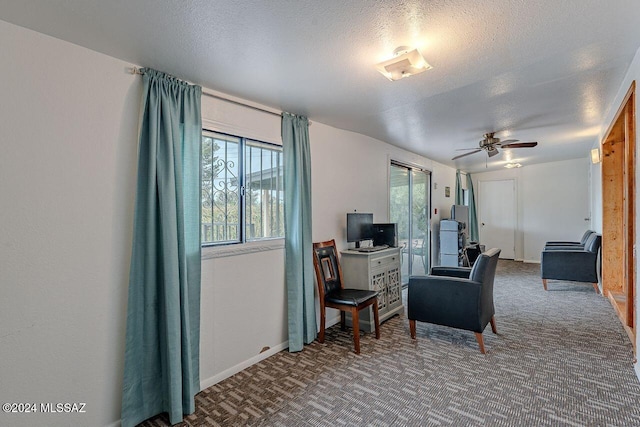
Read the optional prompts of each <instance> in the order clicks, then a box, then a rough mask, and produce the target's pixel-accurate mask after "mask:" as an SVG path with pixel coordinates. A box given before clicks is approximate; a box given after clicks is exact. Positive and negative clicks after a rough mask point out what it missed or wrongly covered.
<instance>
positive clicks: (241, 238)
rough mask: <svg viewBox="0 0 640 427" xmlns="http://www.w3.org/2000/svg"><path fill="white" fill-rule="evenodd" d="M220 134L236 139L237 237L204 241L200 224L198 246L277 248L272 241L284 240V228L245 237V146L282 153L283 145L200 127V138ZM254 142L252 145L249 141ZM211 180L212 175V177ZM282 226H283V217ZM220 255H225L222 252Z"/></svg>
mask: <svg viewBox="0 0 640 427" xmlns="http://www.w3.org/2000/svg"><path fill="white" fill-rule="evenodd" d="M207 134H208V135H207ZM212 134H213V135H220V136H223V137H228V138H229V139H230V140H238V160H237V161H238V177H237V180H238V206H239V208H238V209H239V218H238V221H239V226H238V239H234V240H224V241H218V242H204V241H203V239H202V237H203V236H202V226H201V228H200V246H201V248H202V249H203V250H204V249H213V248H225V247H226V248H232V247H236V248H237V247H238V246H249V247H250V248H249V252H254V251H255V250H256V248H257V249H258V250H260V248H261V247H264V248H265V249H277V248H279V247H280V245H279V244H276V245H275V246H274V245H273V243H274V241H278V240H281V241H284V237H285V236H284V228H283V229H282V235H281V236H271V237H259V238H253V239H248V238H247V230H246V226H247V224H246V218H247V206H246V203H247V188H246V183H247V182H246V181H247V180H246V176H245V171H246V164H245V163H246V156H247V151H246V148H247V147H248V146H254V147H255V146H258V147H260V148H261V149H268V150H272V151H276V152H280V153H281V155H282V152H283V147H282V145H280V144H275V143H273V142H267V141H262V140H259V139H256V138H252V137H244V136H239V135H234V134H231V133H228V132H221V131H217V130H214V129H211V128H206V127H203V128H202V132H201V135H202V138H201V140H202V139H204V137H210V138H213V139H215V136H213V135H212ZM252 142H253V143H254V144H253V145H252V144H251V143H252ZM200 156H201V159H200V170H201V173H202V146H201V148H200ZM281 164H282V168H283V169H284V159H282V162H281ZM212 180H213V177H212ZM283 180H284V177H283ZM200 186H201V191H202V180H201V182H200ZM282 191H283V193H284V185H282ZM282 203H283V205H284V197H283V201H282ZM200 221H201V222H202V196H201V199H200ZM283 227H284V218H283ZM235 252H237V251H232V252H230V253H229V254H233V253H235ZM241 252H243V250H241V251H240V253H241ZM222 256H225V255H224V254H223V255H222ZM209 257H211V256H208V257H207V258H209Z"/></svg>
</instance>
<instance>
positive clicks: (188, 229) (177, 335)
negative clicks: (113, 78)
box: [121, 69, 202, 427]
mask: <svg viewBox="0 0 640 427" xmlns="http://www.w3.org/2000/svg"><path fill="white" fill-rule="evenodd" d="M143 82H144V83H143V85H144V86H143V99H142V107H141V108H142V110H141V123H140V139H139V147H138V183H137V189H136V202H135V219H134V230H133V251H132V254H131V269H130V273H129V305H128V307H127V332H126V344H125V346H126V347H125V361H124V378H123V393H122V420H121V421H122V426H123V427H129V426H134V425H136V424H138V423H140V422H141V421H144V420H145V419H147V418H149V417H152V416H154V415H157V414H159V413H162V412H167V413H168V414H169V420H170V421H171V424H175V423H178V422H180V421H182V418H183V414H190V413H192V412H194V410H195V406H194V395H195V394H196V393H198V392H199V391H200V372H199V358H200V355H199V353H200V144H201V139H202V119H201V115H200V98H201V93H202V89H201V88H200V87H199V86H190V85H188V84H187V83H185V82H182V81H179V80H177V79H175V78H173V77H170V76H167V75H166V74H163V73H161V72H159V71H155V70H151V69H145V70H143Z"/></svg>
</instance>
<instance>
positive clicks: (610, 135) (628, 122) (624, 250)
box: [601, 81, 636, 351]
mask: <svg viewBox="0 0 640 427" xmlns="http://www.w3.org/2000/svg"><path fill="white" fill-rule="evenodd" d="M635 133H636V131H635V81H634V82H633V83H632V85H631V88H630V89H629V91H628V92H627V95H626V97H625V99H624V101H623V103H622V105H621V106H620V109H619V110H618V112H617V114H616V116H615V118H614V120H613V122H612V123H611V125H610V127H609V129H608V131H607V133H606V136H605V138H604V140H603V142H602V147H601V151H602V164H601V167H602V169H601V172H602V207H603V210H602V251H601V256H602V293H603V295H605V296H607V297H608V298H609V301H610V302H611V304H612V305H613V307H614V309H615V310H616V313H617V315H618V318H619V319H620V321H621V322H622V324H623V326H624V327H625V330H626V331H627V334H628V335H629V338H630V339H631V341H632V342H633V343H634V351H635V287H636V283H635V278H636V270H635V268H636V257H635V254H634V246H635V217H636V212H635V194H636V191H635V176H636V171H635V167H636V159H635V152H636V135H635Z"/></svg>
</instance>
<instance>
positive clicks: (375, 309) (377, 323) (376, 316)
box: [373, 298, 380, 340]
mask: <svg viewBox="0 0 640 427" xmlns="http://www.w3.org/2000/svg"><path fill="white" fill-rule="evenodd" d="M373 321H374V322H375V325H374V326H375V328H376V339H377V340H379V339H380V316H379V314H378V299H377V298H376V301H375V302H374V303H373Z"/></svg>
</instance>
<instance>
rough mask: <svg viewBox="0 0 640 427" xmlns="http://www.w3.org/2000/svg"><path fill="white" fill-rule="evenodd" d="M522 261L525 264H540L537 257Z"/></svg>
mask: <svg viewBox="0 0 640 427" xmlns="http://www.w3.org/2000/svg"><path fill="white" fill-rule="evenodd" d="M522 262H526V263H527V264H540V260H539V259H524V260H522Z"/></svg>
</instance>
